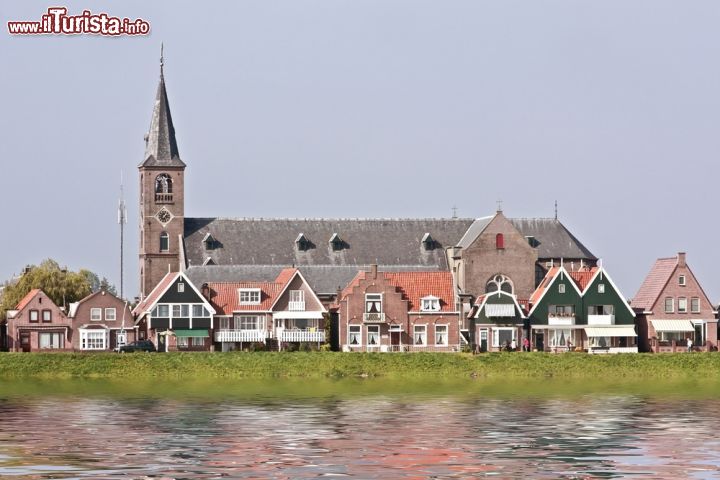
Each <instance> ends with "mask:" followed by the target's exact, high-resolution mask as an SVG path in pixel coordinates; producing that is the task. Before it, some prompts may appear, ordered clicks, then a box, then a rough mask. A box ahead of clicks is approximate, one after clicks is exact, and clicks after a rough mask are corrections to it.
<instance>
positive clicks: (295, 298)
mask: <svg viewBox="0 0 720 480" xmlns="http://www.w3.org/2000/svg"><path fill="white" fill-rule="evenodd" d="M290 301H291V302H304V301H305V292H304V291H303V290H290Z"/></svg>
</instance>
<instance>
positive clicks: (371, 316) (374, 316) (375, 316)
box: [363, 312, 385, 323]
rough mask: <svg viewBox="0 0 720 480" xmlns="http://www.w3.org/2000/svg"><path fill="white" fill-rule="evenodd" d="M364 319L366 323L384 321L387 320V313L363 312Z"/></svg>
mask: <svg viewBox="0 0 720 480" xmlns="http://www.w3.org/2000/svg"><path fill="white" fill-rule="evenodd" d="M363 321H364V322H365V323H384V322H385V314H384V313H377V312H374V313H364V314H363Z"/></svg>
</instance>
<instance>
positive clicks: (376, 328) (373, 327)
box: [365, 325, 381, 347]
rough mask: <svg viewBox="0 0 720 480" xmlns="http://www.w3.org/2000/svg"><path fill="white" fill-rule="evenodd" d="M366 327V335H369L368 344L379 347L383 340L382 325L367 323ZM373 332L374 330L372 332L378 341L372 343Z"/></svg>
mask: <svg viewBox="0 0 720 480" xmlns="http://www.w3.org/2000/svg"><path fill="white" fill-rule="evenodd" d="M365 329H366V330H367V332H366V335H367V346H368V347H379V346H380V343H381V340H380V325H367V326H366V327H365ZM371 332H372V334H373V335H374V336H375V339H376V342H375V343H373V344H371V343H370V340H371V338H370V334H371Z"/></svg>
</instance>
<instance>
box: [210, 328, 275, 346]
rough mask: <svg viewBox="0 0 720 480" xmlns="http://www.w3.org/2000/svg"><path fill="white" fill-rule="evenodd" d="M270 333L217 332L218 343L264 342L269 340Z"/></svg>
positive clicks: (254, 331)
mask: <svg viewBox="0 0 720 480" xmlns="http://www.w3.org/2000/svg"><path fill="white" fill-rule="evenodd" d="M268 337H269V333H268V332H267V331H266V330H264V329H263V330H259V329H252V330H228V329H226V330H217V331H216V332H215V341H216V342H220V343H222V342H231V343H236V342H240V343H242V342H263V343H265V341H266V340H267V339H268Z"/></svg>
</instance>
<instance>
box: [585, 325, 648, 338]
mask: <svg viewBox="0 0 720 480" xmlns="http://www.w3.org/2000/svg"><path fill="white" fill-rule="evenodd" d="M585 333H586V334H587V336H588V338H589V337H637V334H636V333H635V327H631V326H630V325H628V326H626V327H585Z"/></svg>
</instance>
